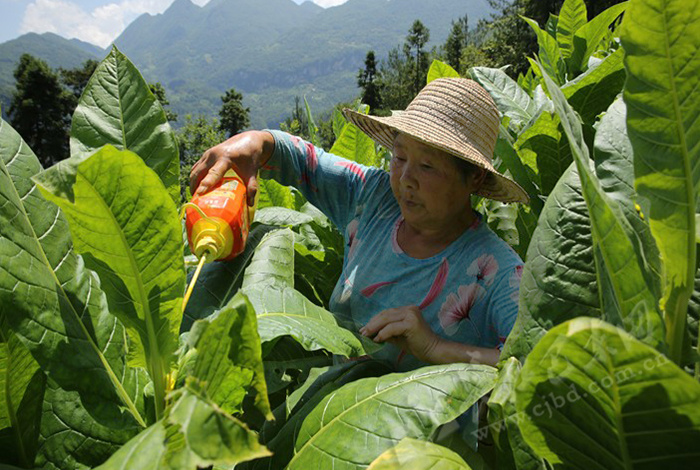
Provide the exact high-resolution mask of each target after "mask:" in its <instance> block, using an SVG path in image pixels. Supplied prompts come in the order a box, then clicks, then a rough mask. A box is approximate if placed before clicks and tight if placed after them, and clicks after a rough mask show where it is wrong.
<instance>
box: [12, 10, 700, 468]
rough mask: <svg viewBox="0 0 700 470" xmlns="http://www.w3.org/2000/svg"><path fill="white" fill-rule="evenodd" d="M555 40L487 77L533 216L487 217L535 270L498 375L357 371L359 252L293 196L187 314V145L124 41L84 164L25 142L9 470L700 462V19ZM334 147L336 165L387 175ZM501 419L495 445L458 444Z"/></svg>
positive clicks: (367, 349)
mask: <svg viewBox="0 0 700 470" xmlns="http://www.w3.org/2000/svg"><path fill="white" fill-rule="evenodd" d="M530 24H531V26H532V27H533V29H534V30H535V32H536V34H537V38H538V44H539V51H538V53H537V54H536V56H535V57H532V58H531V59H530V64H531V67H530V69H529V71H528V72H527V74H525V75H521V76H520V77H519V78H518V79H517V80H514V79H512V78H510V77H509V76H508V75H507V74H506V72H505V71H504V70H503V69H496V68H484V67H475V68H472V69H470V70H469V77H470V78H472V79H474V80H476V81H477V82H479V83H480V84H481V85H482V86H484V87H485V88H486V90H487V91H488V92H489V93H490V94H491V96H492V97H493V99H494V100H495V102H496V104H497V106H498V108H499V111H500V112H501V114H502V125H501V131H500V137H499V141H498V145H497V150H496V161H495V163H496V165H497V167H498V168H499V170H500V171H502V172H508V173H509V174H510V175H511V176H512V177H513V179H515V180H516V181H517V182H518V183H519V184H520V185H521V186H522V187H523V188H525V190H526V191H527V192H528V194H529V195H530V199H531V204H530V205H528V206H525V205H512V206H511V205H504V204H501V203H497V202H493V201H487V200H481V201H475V204H476V207H477V208H478V210H479V211H480V212H482V213H483V214H484V217H485V220H488V223H489V225H490V226H491V227H492V228H493V229H494V230H495V231H497V233H498V234H499V235H501V236H502V237H503V238H504V239H505V240H506V241H508V242H509V243H510V244H511V245H512V246H513V248H514V249H515V250H516V251H517V252H518V253H519V254H520V255H521V257H522V258H523V259H524V260H525V267H524V269H523V273H522V281H521V288H520V299H519V315H518V319H517V322H516V324H515V327H514V329H513V331H512V333H511V334H510V336H509V337H508V339H507V342H506V344H505V347H504V349H503V352H502V355H501V362H500V364H499V367H498V368H493V367H489V366H485V365H474V364H451V365H441V366H430V367H426V368H423V369H418V370H415V371H412V372H409V373H393V372H392V371H390V370H388V369H387V368H386V366H384V365H382V364H381V363H379V362H376V361H373V360H353V361H334V360H333V358H334V356H335V357H336V358H338V357H341V358H343V357H344V358H357V357H362V356H366V355H370V354H371V353H372V351H373V350H375V348H377V347H378V346H377V345H375V344H374V343H373V342H371V341H369V340H367V339H365V338H363V337H361V336H360V335H359V334H358V333H357V332H353V331H349V330H346V329H344V328H342V327H341V326H339V325H338V324H337V323H336V321H335V319H334V317H333V315H332V314H331V313H330V312H329V311H328V310H327V307H328V304H327V302H328V299H329V297H330V293H331V291H332V290H333V287H334V285H335V280H336V279H337V276H338V274H339V272H340V268H341V266H342V260H343V249H344V241H343V237H342V235H341V234H340V233H339V232H338V231H337V230H336V229H335V228H334V227H333V226H332V224H331V223H330V221H329V220H328V219H327V218H326V217H325V216H323V215H322V214H321V213H320V212H319V211H318V210H317V209H316V208H314V207H313V206H311V205H310V204H308V203H307V202H306V201H305V200H304V199H303V197H302V196H301V195H300V194H299V193H298V192H296V191H295V190H292V189H290V188H287V187H283V186H280V185H278V184H277V183H275V182H272V181H262V182H261V196H260V202H259V206H258V209H257V211H256V215H255V222H254V223H253V225H252V226H251V234H250V238H249V240H248V244H247V246H246V250H245V251H244V253H243V254H242V255H241V256H239V257H238V258H237V259H235V260H234V261H232V262H229V263H211V264H208V265H206V266H205V268H204V270H203V273H202V275H201V276H200V278H199V281H198V283H197V285H196V287H195V290H194V293H193V295H192V298H191V300H190V301H189V303H188V304H187V307H186V309H184V312H183V294H184V291H185V287H186V283H187V281H188V276H191V271H192V266H193V264H194V263H195V262H196V260H195V259H194V257H193V256H192V255H191V254H190V253H189V250H188V248H187V246H186V245H187V243H186V237H185V236H184V232H183V225H182V223H181V221H180V217H179V216H180V205H181V203H182V201H181V197H180V192H179V187H180V186H179V179H180V160H179V156H178V146H177V142H176V140H175V136H174V133H173V131H172V129H171V128H170V127H169V125H168V123H167V120H166V117H165V113H164V111H163V109H162V107H161V105H160V104H159V103H158V101H157V100H156V99H155V97H154V96H153V95H152V94H151V92H150V91H149V88H148V85H147V83H146V82H145V81H144V79H143V78H142V76H141V75H140V73H139V71H138V70H137V69H136V67H135V66H134V65H133V64H132V63H131V62H130V61H129V59H128V58H127V57H126V56H124V55H123V54H122V53H121V52H119V51H118V50H117V49H116V48H114V49H113V50H112V51H111V52H110V53H109V55H108V56H107V57H106V58H105V59H104V60H103V61H102V62H101V64H100V65H99V66H98V68H97V70H96V71H95V73H94V75H93V76H92V78H91V80H90V82H89V83H88V85H87V87H86V89H85V91H84V93H83V95H82V97H81V99H80V102H79V105H78V107H77V109H76V111H75V114H74V115H73V120H72V129H71V138H70V148H71V157H70V158H69V159H67V160H63V161H61V162H59V163H57V164H56V165H54V166H53V167H51V168H42V167H41V166H40V164H39V161H38V160H37V158H36V156H35V155H34V154H33V152H32V150H31V149H30V148H28V146H27V145H26V144H25V143H24V141H23V140H22V138H21V137H20V136H19V135H18V134H17V133H16V132H15V131H14V130H13V129H12V128H11V126H10V125H9V124H8V123H7V122H5V121H0V469H2V470H6V469H14V468H30V469H31V468H42V469H61V470H69V469H71V470H72V469H88V468H98V469H101V470H110V469H129V470H138V469H197V468H214V469H233V468H235V469H237V470H260V469H290V470H297V469H302V470H311V469H336V470H338V469H347V470H351V469H352V470H354V469H365V468H368V469H370V470H388V469H446V470H447V469H455V470H458V469H470V468H471V469H519V470H520V469H527V470H530V469H531V470H537V469H549V468H556V469H586V470H596V469H601V470H610V469H635V470H637V469H649V470H651V469H661V468H669V469H671V468H673V469H690V468H698V465H700V347H699V346H698V320H699V319H700V271H698V261H699V260H698V253H697V246H698V242H699V241H700V232H699V231H698V228H699V227H698V224H700V217H699V216H698V214H699V213H700V205H699V204H698V202H699V196H700V0H683V1H681V0H631V1H629V2H625V3H622V4H618V5H615V6H613V7H611V8H610V9H609V10H607V11H605V12H603V13H601V14H600V15H598V16H597V17H595V18H593V19H592V20H590V21H588V19H587V14H586V8H585V5H584V3H583V1H582V0H566V1H565V2H564V5H563V7H562V9H561V11H560V12H559V14H558V15H556V16H554V15H553V16H552V17H551V18H550V20H549V22H548V23H547V25H546V26H545V27H544V28H540V26H538V25H537V24H536V23H535V22H533V21H530ZM444 76H457V73H456V72H455V71H454V70H452V69H451V68H450V67H449V66H447V65H446V64H443V63H441V62H437V61H436V62H434V63H433V65H432V67H431V69H430V73H429V77H428V80H432V79H435V78H438V77H444ZM309 115H310V112H309ZM333 129H334V133H335V135H336V142H335V144H334V146H333V148H332V149H330V150H331V152H333V153H336V154H338V155H341V156H344V157H346V158H350V159H352V160H355V161H357V162H359V163H362V164H366V165H377V166H382V165H384V164H385V161H386V158H387V152H386V151H385V150H383V149H380V148H376V147H375V145H374V143H373V142H372V141H371V140H370V139H369V138H368V137H366V136H364V135H363V134H362V133H361V132H360V131H359V130H358V129H357V128H355V127H353V126H352V125H351V124H348V123H347V122H346V121H345V120H344V118H343V117H342V116H341V115H340V114H338V115H336V116H335V118H334V122H333ZM314 139H315V137H314V136H313V135H312V139H311V140H314ZM477 403H481V407H482V410H483V412H484V413H482V416H481V421H480V423H479V427H478V429H477V431H476V433H475V434H474V436H473V437H474V439H475V440H476V439H478V440H480V441H481V444H480V445H479V448H478V450H477V451H475V450H473V448H471V447H470V446H469V445H468V444H467V443H466V442H465V441H464V439H460V438H459V437H457V435H456V434H454V433H453V434H449V433H446V432H445V429H446V427H445V425H447V424H448V423H450V422H452V421H453V420H454V419H455V418H457V417H458V416H460V415H462V414H463V413H465V412H466V411H467V410H468V409H469V408H471V407H472V406H473V405H475V404H477ZM273 418H274V419H273Z"/></svg>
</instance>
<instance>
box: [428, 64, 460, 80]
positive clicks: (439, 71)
mask: <svg viewBox="0 0 700 470" xmlns="http://www.w3.org/2000/svg"><path fill="white" fill-rule="evenodd" d="M436 78H459V72H457V71H456V70H455V69H453V68H452V67H451V66H450V65H449V64H446V63H444V62H441V61H439V60H433V63H432V64H430V68H429V69H428V79H427V83H430V82H432V81H433V80H435V79H436Z"/></svg>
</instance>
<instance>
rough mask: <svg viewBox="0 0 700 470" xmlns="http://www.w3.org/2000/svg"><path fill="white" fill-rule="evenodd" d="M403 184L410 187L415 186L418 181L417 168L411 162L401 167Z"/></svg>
mask: <svg viewBox="0 0 700 470" xmlns="http://www.w3.org/2000/svg"><path fill="white" fill-rule="evenodd" d="M400 181H401V184H402V185H404V186H405V187H408V188H415V187H416V186H417V181H416V178H415V168H414V167H413V165H411V164H410V163H407V164H405V165H404V166H403V168H402V169H401V178H400Z"/></svg>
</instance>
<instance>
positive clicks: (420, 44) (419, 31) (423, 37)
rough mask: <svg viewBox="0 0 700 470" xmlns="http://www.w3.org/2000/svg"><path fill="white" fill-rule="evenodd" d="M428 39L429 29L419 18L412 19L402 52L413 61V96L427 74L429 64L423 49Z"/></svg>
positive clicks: (423, 82) (421, 86) (423, 83)
mask: <svg viewBox="0 0 700 470" xmlns="http://www.w3.org/2000/svg"><path fill="white" fill-rule="evenodd" d="M428 40H430V30H428V28H426V27H425V25H424V24H423V23H421V21H420V20H416V21H414V22H413V26H411V29H410V30H409V31H408V36H406V42H405V43H404V53H405V54H406V55H407V56H408V57H410V60H412V61H413V89H412V92H413V95H414V96H415V95H417V94H418V92H419V91H420V90H421V88H423V85H425V80H426V77H427V75H428V67H429V65H430V64H429V63H428V53H427V52H426V51H425V50H423V48H424V47H425V45H426V44H427V42H428ZM414 51H415V53H414Z"/></svg>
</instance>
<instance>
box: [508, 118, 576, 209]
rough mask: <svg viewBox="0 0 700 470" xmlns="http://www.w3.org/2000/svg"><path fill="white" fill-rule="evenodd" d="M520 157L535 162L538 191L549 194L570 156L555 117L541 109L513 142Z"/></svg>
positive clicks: (563, 135) (569, 150) (565, 167)
mask: <svg viewBox="0 0 700 470" xmlns="http://www.w3.org/2000/svg"><path fill="white" fill-rule="evenodd" d="M515 148H516V149H517V152H518V154H519V155H520V158H521V159H523V160H525V161H531V160H534V161H536V162H537V169H538V177H539V178H538V179H539V183H540V191H541V194H542V195H544V196H547V195H549V193H551V192H552V190H553V189H554V186H555V185H556V184H557V182H558V181H559V179H560V178H561V176H562V175H563V174H564V172H565V171H566V169H567V168H568V167H569V165H571V162H572V161H573V158H572V156H571V148H570V147H569V142H568V140H567V139H566V135H565V134H564V133H563V132H562V129H561V128H560V126H559V118H558V117H557V116H556V115H552V114H551V113H548V112H543V113H542V114H540V115H539V117H538V118H537V120H536V121H535V122H534V124H533V125H532V126H530V127H529V128H528V129H527V130H526V131H525V132H523V133H522V134H520V135H519V136H518V140H517V141H516V142H515Z"/></svg>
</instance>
